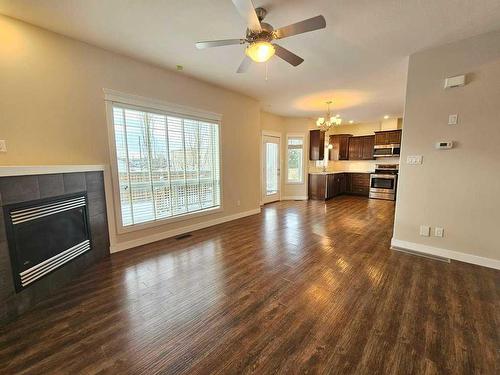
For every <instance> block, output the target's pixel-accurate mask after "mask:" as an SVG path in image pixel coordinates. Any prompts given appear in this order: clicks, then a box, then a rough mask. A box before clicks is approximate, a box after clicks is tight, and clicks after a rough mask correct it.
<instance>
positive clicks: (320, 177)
mask: <svg viewBox="0 0 500 375" xmlns="http://www.w3.org/2000/svg"><path fill="white" fill-rule="evenodd" d="M327 176H328V175H326V174H314V173H309V179H308V180H309V182H308V194H309V199H314V200H324V199H326V179H327Z"/></svg>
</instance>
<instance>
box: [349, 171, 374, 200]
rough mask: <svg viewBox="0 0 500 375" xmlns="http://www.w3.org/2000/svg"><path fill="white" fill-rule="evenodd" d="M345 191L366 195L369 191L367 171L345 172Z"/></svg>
mask: <svg viewBox="0 0 500 375" xmlns="http://www.w3.org/2000/svg"><path fill="white" fill-rule="evenodd" d="M346 175H347V187H346V193H348V194H355V195H363V196H368V195H369V193H370V174H369V173H347V174H346Z"/></svg>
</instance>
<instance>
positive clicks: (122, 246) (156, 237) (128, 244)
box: [110, 207, 260, 253]
mask: <svg viewBox="0 0 500 375" xmlns="http://www.w3.org/2000/svg"><path fill="white" fill-rule="evenodd" d="M259 213H260V207H259V208H255V209H253V210H249V211H244V212H239V213H237V214H233V215H228V216H224V217H221V218H217V219H213V220H209V221H203V222H201V223H197V224H193V225H188V226H185V227H182V228H176V229H172V230H169V231H166V232H162V233H157V234H153V235H150V236H146V237H141V238H138V239H136V240H130V241H124V242H119V243H116V244H113V245H111V249H110V250H111V253H116V252H118V251H122V250H127V249H130V248H133V247H137V246H142V245H146V244H148V243H151V242H156V241H160V240H164V239H166V238H170V237H174V236H178V235H181V234H184V233H187V232H193V231H196V230H199V229H204V228H208V227H211V226H214V225H217V224H222V223H226V222H228V221H233V220H236V219H241V218H243V217H246V216H251V215H256V214H259Z"/></svg>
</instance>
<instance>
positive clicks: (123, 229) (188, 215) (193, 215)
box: [117, 205, 224, 234]
mask: <svg viewBox="0 0 500 375" xmlns="http://www.w3.org/2000/svg"><path fill="white" fill-rule="evenodd" d="M222 211H224V210H223V208H222V205H221V206H219V207H214V208H209V209H206V210H203V211H197V212H190V213H186V214H183V215H178V216H175V217H169V218H165V219H158V220H154V221H148V222H145V223H140V224H132V225H127V226H123V225H121V220H120V222H119V223H117V224H118V225H117V226H118V228H117V232H118V233H119V234H123V233H130V232H135V231H139V230H144V229H149V228H155V227H159V226H163V225H168V224H172V223H177V222H180V221H188V220H190V219H194V218H197V217H201V216H206V215H212V214H216V213H219V212H222Z"/></svg>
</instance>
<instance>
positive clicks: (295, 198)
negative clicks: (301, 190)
mask: <svg viewBox="0 0 500 375" xmlns="http://www.w3.org/2000/svg"><path fill="white" fill-rule="evenodd" d="M308 199H309V197H308V196H307V195H292V196H288V197H281V200H282V201H307V200H308Z"/></svg>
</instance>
